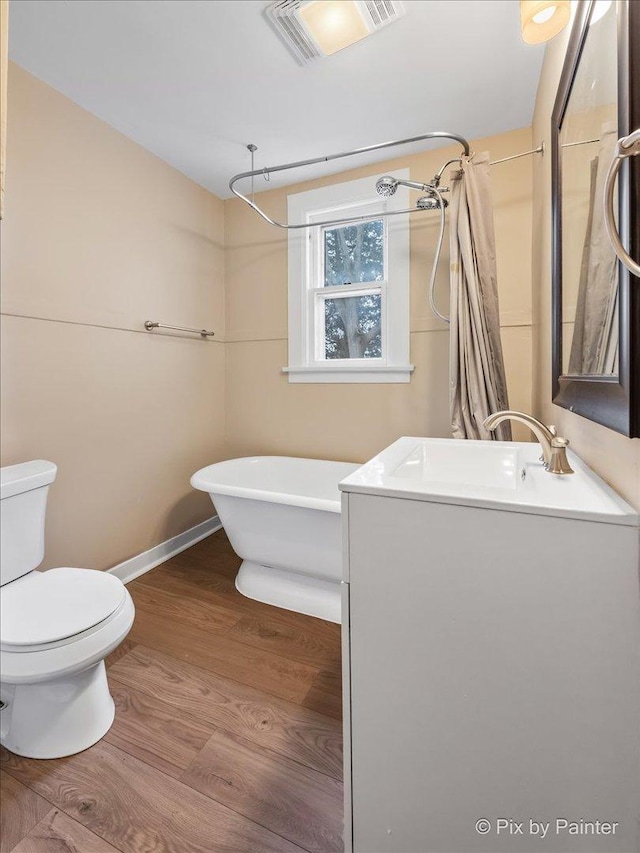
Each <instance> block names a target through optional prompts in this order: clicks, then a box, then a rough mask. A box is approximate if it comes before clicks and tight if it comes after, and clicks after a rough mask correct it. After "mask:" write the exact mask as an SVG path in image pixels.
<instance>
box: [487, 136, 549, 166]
mask: <svg viewBox="0 0 640 853" xmlns="http://www.w3.org/2000/svg"><path fill="white" fill-rule="evenodd" d="M529 154H544V142H541V143H540V145H538V147H537V148H532V149H531V151H523V152H522V153H521V154H512V155H511V157H502V158H501V159H500V160H493V161H492V162H491V163H489V165H490V166H497V165H498V163H507V162H508V161H509V160H517V159H518V158H519V157H527V156H528V155H529Z"/></svg>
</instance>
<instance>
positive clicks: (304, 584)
mask: <svg viewBox="0 0 640 853" xmlns="http://www.w3.org/2000/svg"><path fill="white" fill-rule="evenodd" d="M236 589H237V590H238V592H241V593H242V594H243V595H246V596H247V598H253V599H255V600H256V601H262V602H263V604H272V605H274V606H275V607H283V608H284V609H285V610H294V611H295V612H296V613H304V614H306V615H307V616H316V617H317V618H318V619H326V620H327V622H336V623H337V624H338V625H339V624H340V622H341V592H340V583H339V582H332V581H325V580H321V579H320V578H314V577H310V576H309V575H301V574H298V573H297V572H288V571H284V570H283V569H272V568H269V566H261V565H260V563H252V562H250V561H249V560H245V561H244V562H243V563H242V565H241V566H240V571H239V572H238V574H237V576H236Z"/></svg>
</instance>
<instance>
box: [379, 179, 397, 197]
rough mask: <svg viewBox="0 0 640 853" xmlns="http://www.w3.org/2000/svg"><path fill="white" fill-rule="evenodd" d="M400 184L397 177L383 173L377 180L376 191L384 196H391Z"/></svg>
mask: <svg viewBox="0 0 640 853" xmlns="http://www.w3.org/2000/svg"><path fill="white" fill-rule="evenodd" d="M398 184H399V181H398V179H397V178H392V177H391V175H383V176H382V177H381V178H378V180H377V181H376V192H377V193H378V195H381V196H383V197H384V198H391V196H392V195H395V193H396V190H397V189H398Z"/></svg>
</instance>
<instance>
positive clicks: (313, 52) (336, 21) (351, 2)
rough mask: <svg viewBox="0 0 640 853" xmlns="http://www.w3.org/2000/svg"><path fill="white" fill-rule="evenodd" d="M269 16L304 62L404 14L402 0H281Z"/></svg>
mask: <svg viewBox="0 0 640 853" xmlns="http://www.w3.org/2000/svg"><path fill="white" fill-rule="evenodd" d="M265 14H266V16H267V19H268V20H269V22H270V23H271V25H272V26H273V27H274V29H275V30H276V32H277V33H278V35H279V36H280V38H281V39H282V40H283V41H284V43H285V44H286V45H287V47H288V48H289V50H290V51H291V52H292V53H293V55H294V56H295V58H296V59H297V60H298V62H299V63H300V64H301V65H306V64H307V63H308V62H313V61H314V60H316V59H321V58H322V57H324V56H330V55H331V54H332V53H337V51H339V50H342V49H343V48H345V47H349V46H350V45H352V44H355V43H356V42H358V41H360V40H361V39H363V38H365V37H366V36H368V35H371V33H373V32H375V31H376V30H379V29H381V28H382V27H385V26H387V25H388V24H391V23H393V21H396V20H397V19H398V18H400V17H402V15H404V6H403V4H402V3H401V2H399V0H278V2H277V3H272V4H271V6H268V7H267V9H266V10H265Z"/></svg>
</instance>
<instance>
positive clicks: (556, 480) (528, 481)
mask: <svg viewBox="0 0 640 853" xmlns="http://www.w3.org/2000/svg"><path fill="white" fill-rule="evenodd" d="M540 452H541V451H540V445H539V444H537V443H528V442H518V441H508V442H507V441H464V440H456V439H446V438H421V437H412V436H404V437H402V438H399V439H398V440H397V441H395V442H394V443H393V444H391V445H389V447H387V448H385V449H384V450H383V451H382V452H381V453H379V454H378V455H377V456H374V457H373V459H370V460H369V462H366V463H365V464H364V465H362V466H361V467H360V468H358V469H357V470H356V471H354V472H353V473H352V474H350V475H349V476H348V477H346V478H345V479H344V480H342V482H341V483H340V486H339V488H340V490H341V491H343V492H357V493H360V494H372V495H384V496H389V497H400V498H408V499H410V500H421V501H431V502H435V503H449V504H458V505H463V506H476V507H483V508H485V509H500V510H507V511H510V512H520V513H531V514H535V515H550V516H555V517H559V518H576V519H582V520H584V521H600V522H604V523H608V524H623V525H627V526H632V527H637V526H640V517H639V515H638V513H637V512H636V511H635V510H634V509H633V507H632V506H630V505H629V504H628V503H627V502H626V501H624V500H623V499H622V498H621V497H620V496H619V495H618V494H616V492H614V491H613V489H611V488H610V486H608V485H607V484H606V483H605V482H604V480H602V479H601V478H600V477H598V476H597V475H596V474H595V473H594V472H593V471H592V470H591V469H590V468H589V467H588V466H587V465H585V464H584V462H582V460H581V459H579V457H577V456H576V455H575V454H574V453H572V452H571V451H568V453H567V457H568V459H569V463H570V465H571V467H572V468H573V469H574V472H575V473H574V474H565V475H559V474H549V473H548V472H547V471H545V470H544V468H543V466H542V463H541V462H540V459H539V458H540Z"/></svg>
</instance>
